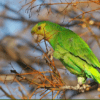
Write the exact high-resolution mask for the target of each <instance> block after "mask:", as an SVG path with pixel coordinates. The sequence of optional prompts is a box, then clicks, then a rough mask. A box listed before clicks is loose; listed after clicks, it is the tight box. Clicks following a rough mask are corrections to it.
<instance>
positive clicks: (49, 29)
mask: <svg viewBox="0 0 100 100" xmlns="http://www.w3.org/2000/svg"><path fill="white" fill-rule="evenodd" d="M31 34H32V35H33V36H36V37H37V42H40V41H41V40H43V39H44V40H46V41H48V42H49V43H50V45H51V46H52V48H53V50H54V52H53V57H54V58H55V59H58V60H60V61H61V62H62V64H63V65H64V66H65V68H66V69H67V70H69V71H70V73H72V74H74V75H76V76H77V79H78V84H80V85H82V84H85V83H86V79H87V78H92V79H93V80H94V81H96V82H97V83H99V84H100V73H99V71H98V70H97V69H96V68H100V63H99V60H98V59H97V57H96V56H95V54H94V53H93V51H92V50H91V49H90V47H89V46H88V44H87V43H86V42H85V41H84V40H83V39H82V38H81V37H80V36H79V35H78V34H76V33H75V32H73V31H72V30H70V29H67V28H65V27H62V26H60V25H58V24H56V23H53V22H50V21H41V22H39V23H37V24H36V25H35V26H34V27H32V29H31Z"/></svg>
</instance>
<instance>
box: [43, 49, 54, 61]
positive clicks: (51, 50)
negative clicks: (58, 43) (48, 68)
mask: <svg viewBox="0 0 100 100" xmlns="http://www.w3.org/2000/svg"><path fill="white" fill-rule="evenodd" d="M53 52H54V51H53V49H52V48H50V50H49V51H48V52H46V53H44V54H43V56H42V58H45V59H46V60H47V61H48V59H47V58H46V54H47V56H48V58H49V61H48V62H50V61H52V60H53Z"/></svg>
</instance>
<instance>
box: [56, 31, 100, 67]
mask: <svg viewBox="0 0 100 100" xmlns="http://www.w3.org/2000/svg"><path fill="white" fill-rule="evenodd" d="M57 44H59V45H60V46H61V47H62V48H63V49H65V50H67V51H69V52H70V53H71V54H72V55H74V56H76V57H79V58H80V59H82V60H84V61H85V62H86V63H88V64H90V65H92V66H94V67H99V68H100V63H99V61H98V59H97V57H96V56H95V55H94V53H93V52H92V50H91V49H90V48H89V46H88V45H87V44H86V43H85V41H84V40H83V39H82V38H80V37H79V36H78V35H77V34H75V33H74V32H73V31H71V30H69V29H67V31H61V32H59V33H58V35H57Z"/></svg>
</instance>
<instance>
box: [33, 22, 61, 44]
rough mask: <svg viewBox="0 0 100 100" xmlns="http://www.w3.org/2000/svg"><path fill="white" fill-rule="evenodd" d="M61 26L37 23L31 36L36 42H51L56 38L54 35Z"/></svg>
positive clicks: (50, 23)
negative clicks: (43, 40)
mask: <svg viewBox="0 0 100 100" xmlns="http://www.w3.org/2000/svg"><path fill="white" fill-rule="evenodd" d="M60 27H61V26H60V25H58V24H56V23H52V22H49V21H42V22H39V23H37V24H36V25H35V26H34V27H33V28H32V30H31V34H32V35H33V36H34V40H35V42H40V41H41V40H42V39H45V40H46V41H50V39H52V38H53V37H54V33H57V31H58V30H59V28H60Z"/></svg>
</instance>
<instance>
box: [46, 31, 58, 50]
mask: <svg viewBox="0 0 100 100" xmlns="http://www.w3.org/2000/svg"><path fill="white" fill-rule="evenodd" d="M51 35H52V38H50V39H48V40H47V41H48V42H49V43H50V45H51V46H52V48H53V49H54V50H55V44H56V42H57V35H58V32H57V33H56V34H51Z"/></svg>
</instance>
